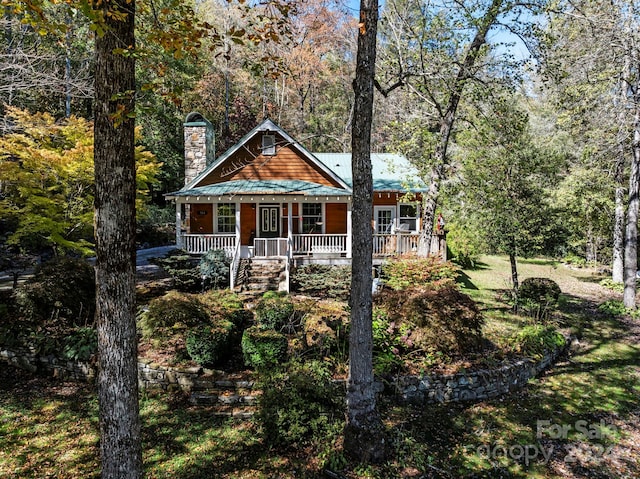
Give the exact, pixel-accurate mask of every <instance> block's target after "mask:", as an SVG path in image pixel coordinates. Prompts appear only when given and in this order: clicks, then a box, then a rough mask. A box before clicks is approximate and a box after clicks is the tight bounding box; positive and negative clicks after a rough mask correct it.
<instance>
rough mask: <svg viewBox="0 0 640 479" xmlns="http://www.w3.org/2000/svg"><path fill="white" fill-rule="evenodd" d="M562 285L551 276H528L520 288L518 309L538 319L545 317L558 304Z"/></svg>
mask: <svg viewBox="0 0 640 479" xmlns="http://www.w3.org/2000/svg"><path fill="white" fill-rule="evenodd" d="M559 298H560V287H559V286H558V284H557V283H556V282H555V281H553V280H551V279H549V278H527V279H525V280H524V281H523V282H522V284H521V285H520V288H518V299H517V305H518V309H520V310H521V311H523V312H524V313H526V314H527V315H529V316H531V317H534V318H536V319H540V320H542V319H545V318H547V317H548V316H549V313H550V312H551V311H552V310H553V309H554V308H555V307H556V305H557V304H558V299H559Z"/></svg>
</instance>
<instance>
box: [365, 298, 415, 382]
mask: <svg viewBox="0 0 640 479" xmlns="http://www.w3.org/2000/svg"><path fill="white" fill-rule="evenodd" d="M372 328H373V367H374V370H375V372H376V374H378V375H380V376H385V375H388V374H391V373H392V372H394V371H396V370H398V369H399V368H400V367H401V366H402V364H403V359H402V357H401V352H402V351H403V349H404V348H403V344H402V341H401V339H400V334H399V331H398V328H397V326H396V324H395V323H394V322H392V321H390V320H389V316H388V315H387V313H386V312H385V311H384V310H382V309H380V308H375V309H374V311H373V324H372ZM405 329H406V330H408V328H407V327H405Z"/></svg>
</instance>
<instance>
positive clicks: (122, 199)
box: [94, 0, 142, 479]
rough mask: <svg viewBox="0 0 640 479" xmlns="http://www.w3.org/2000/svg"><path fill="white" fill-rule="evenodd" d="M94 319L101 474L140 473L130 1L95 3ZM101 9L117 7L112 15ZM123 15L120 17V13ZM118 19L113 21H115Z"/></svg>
mask: <svg viewBox="0 0 640 479" xmlns="http://www.w3.org/2000/svg"><path fill="white" fill-rule="evenodd" d="M94 7H95V8H97V9H98V10H100V11H102V12H103V13H104V16H103V21H104V28H105V33H104V34H103V35H98V37H97V38H96V47H95V48H96V58H95V63H96V65H95V100H96V103H95V105H96V108H95V110H96V113H95V125H94V135H95V139H94V142H95V143H94V161H95V184H96V195H95V228H96V229H95V231H96V232H95V235H96V257H97V260H96V319H97V329H98V360H99V373H98V400H99V406H100V452H101V456H102V477H103V478H105V479H106V478H108V479H116V478H118V479H125V478H126V479H138V478H140V477H142V448H141V437H140V419H139V405H138V374H137V372H138V371H137V337H136V323H135V255H136V253H135V194H136V184H135V159H134V126H135V124H134V119H133V115H132V113H133V112H134V108H135V102H134V97H135V69H134V67H135V64H134V55H133V54H128V53H125V54H119V53H114V52H115V51H116V49H124V50H126V51H127V52H131V53H133V49H134V46H135V45H134V16H135V3H134V0H115V1H108V0H107V1H102V2H96V3H95V5H94ZM107 12H110V13H113V12H117V13H118V14H117V15H111V14H108V13H107ZM123 13H124V14H125V15H124V16H123V17H122V15H121V14H123ZM118 18H119V19H118Z"/></svg>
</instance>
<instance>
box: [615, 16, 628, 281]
mask: <svg viewBox="0 0 640 479" xmlns="http://www.w3.org/2000/svg"><path fill="white" fill-rule="evenodd" d="M627 30H628V28H627ZM630 72H631V57H630V56H629V55H625V58H624V65H623V67H622V73H621V75H620V81H619V86H618V95H617V96H616V99H615V104H614V107H615V108H616V110H617V111H618V136H617V140H616V141H617V149H618V153H617V157H616V166H615V177H614V180H615V183H616V190H615V210H614V227H613V252H612V253H613V264H612V279H613V281H615V282H617V283H622V282H623V281H624V237H625V225H624V166H625V163H626V161H625V150H626V145H627V135H628V131H629V128H628V121H627V108H626V105H627V101H628V98H629V78H630Z"/></svg>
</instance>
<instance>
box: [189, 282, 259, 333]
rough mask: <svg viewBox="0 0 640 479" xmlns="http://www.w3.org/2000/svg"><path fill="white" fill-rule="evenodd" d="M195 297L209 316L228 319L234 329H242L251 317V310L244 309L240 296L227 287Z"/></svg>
mask: <svg viewBox="0 0 640 479" xmlns="http://www.w3.org/2000/svg"><path fill="white" fill-rule="evenodd" d="M197 298H198V301H200V303H201V304H202V305H203V306H204V308H205V310H206V311H207V314H208V315H209V316H210V317H211V318H220V319H228V320H229V321H231V322H232V323H233V324H234V325H235V327H236V329H239V330H240V329H244V326H245V325H246V324H247V323H248V322H249V320H250V319H251V318H252V317H253V315H252V313H251V311H248V310H247V309H245V307H244V303H243V302H242V299H241V298H240V296H238V295H237V294H236V293H234V292H233V291H230V290H228V289H221V290H214V291H206V292H204V293H202V294H200V295H198V296H197Z"/></svg>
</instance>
